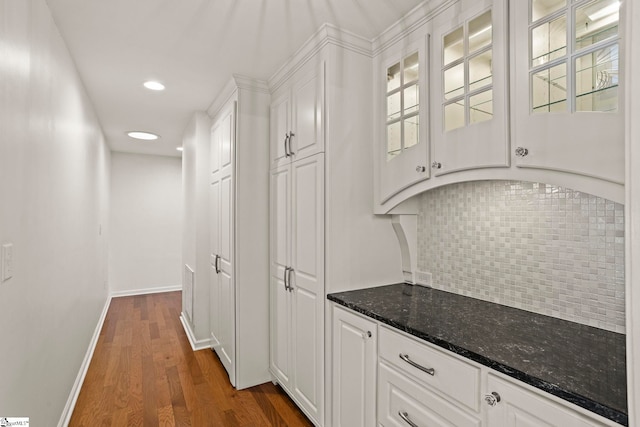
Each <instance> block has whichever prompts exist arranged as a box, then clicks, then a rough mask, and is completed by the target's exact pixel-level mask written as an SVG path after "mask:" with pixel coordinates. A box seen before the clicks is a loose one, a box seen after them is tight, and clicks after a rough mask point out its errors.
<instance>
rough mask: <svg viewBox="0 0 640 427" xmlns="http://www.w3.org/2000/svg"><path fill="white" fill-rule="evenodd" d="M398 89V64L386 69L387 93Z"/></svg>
mask: <svg viewBox="0 0 640 427" xmlns="http://www.w3.org/2000/svg"><path fill="white" fill-rule="evenodd" d="M399 87H400V63H399V62H398V63H397V64H393V65H392V66H391V67H389V68H387V92H391V91H392V90H394V89H397V88H399Z"/></svg>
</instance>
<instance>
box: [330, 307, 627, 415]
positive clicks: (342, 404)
mask: <svg viewBox="0 0 640 427" xmlns="http://www.w3.org/2000/svg"><path fill="white" fill-rule="evenodd" d="M333 313H334V314H333V334H332V340H333V343H334V344H333V355H332V358H333V361H334V362H333V377H334V380H333V389H332V393H333V401H334V405H333V417H332V418H333V425H334V426H346V425H353V426H359V425H367V426H369V425H378V426H384V427H389V426H394V427H407V426H409V427H412V426H420V427H422V426H443V427H444V426H446V427H451V426H455V427H480V426H486V427H543V426H546V427H596V426H598V427H603V426H608V427H615V426H619V424H616V423H615V422H613V421H611V420H608V419H605V418H603V417H600V416H598V415H596V414H594V413H591V412H589V411H587V410H585V409H583V408H580V407H578V406H575V405H572V404H571V403H569V402H567V401H564V400H562V399H560V398H557V397H555V396H552V395H550V394H547V393H545V392H543V391H541V390H538V389H535V388H533V387H531V386H529V385H527V384H524V383H522V382H520V381H517V380H515V379H512V378H510V377H507V376H505V375H504V374H501V373H499V372H496V371H495V370H493V369H490V368H488V367H486V366H483V365H480V364H478V363H476V362H473V361H470V360H468V359H465V358H463V357H461V356H458V355H455V354H454V353H451V352H449V351H446V350H444V349H442V348H440V347H437V346H434V345H432V344H430V343H427V342H425V341H422V340H419V339H417V338H414V337H412V336H408V335H407V334H405V333H403V332H400V331H398V330H395V329H393V328H390V327H389V326H387V325H383V324H379V323H378V322H376V321H374V320H373V319H368V318H366V317H363V316H362V315H360V314H357V313H354V312H352V311H351V310H346V309H344V308H342V307H340V306H337V305H333ZM369 331H371V337H370V338H368V332H369ZM376 331H377V343H378V352H377V354H376V350H375V340H376ZM372 363H374V364H377V370H376V369H375V368H372V367H371V364H372ZM376 376H377V379H376ZM373 384H375V387H376V391H377V401H376V400H375V399H373V398H372V397H371V393H373V392H374V391H373V388H374V385H373ZM372 412H373V413H375V414H377V420H376V421H375V422H371V421H368V420H369V419H370V418H369V417H371V416H372V415H371V414H372ZM363 420H364V421H363Z"/></svg>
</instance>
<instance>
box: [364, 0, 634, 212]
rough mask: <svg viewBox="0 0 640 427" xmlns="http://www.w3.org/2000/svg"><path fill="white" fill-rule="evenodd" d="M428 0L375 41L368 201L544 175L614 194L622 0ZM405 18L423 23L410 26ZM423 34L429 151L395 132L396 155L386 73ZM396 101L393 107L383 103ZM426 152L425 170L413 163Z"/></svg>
mask: <svg viewBox="0 0 640 427" xmlns="http://www.w3.org/2000/svg"><path fill="white" fill-rule="evenodd" d="M430 5H431V6H432V8H431V9H430V8H425V9H424V10H416V11H414V12H413V13H412V14H411V15H410V17H411V19H409V18H407V19H406V20H404V21H400V23H399V24H397V25H396V26H394V27H392V28H391V29H390V30H389V31H387V32H386V33H385V34H383V35H382V36H381V37H380V41H379V42H378V41H376V42H375V43H374V45H375V48H376V51H377V52H378V53H377V55H376V64H377V65H376V68H375V69H374V75H375V84H374V86H373V87H374V92H375V94H376V99H375V102H376V108H377V111H376V113H375V116H374V117H376V128H375V129H376V135H375V141H376V142H375V143H374V150H375V155H374V156H375V157H374V171H375V181H374V185H375V187H376V188H375V193H374V210H375V212H376V213H381V214H383V213H390V212H394V208H396V207H399V209H397V210H396V212H394V213H397V212H400V213H406V209H405V208H406V207H405V206H400V205H401V204H402V202H404V201H406V200H408V199H409V198H411V197H413V196H415V195H417V194H420V193H422V192H424V191H427V190H430V189H432V188H436V187H439V186H443V185H447V184H451V183H456V182H464V181H473V180H521V181H530V182H542V183H546V184H551V185H557V186H562V187H567V188H571V189H574V190H577V191H581V192H586V193H589V194H593V195H596V196H600V197H604V198H607V199H609V200H614V201H616V202H619V203H623V202H624V170H625V167H624V129H625V123H624V105H625V97H626V94H625V90H624V88H625V76H624V67H623V65H624V62H625V58H624V57H623V54H624V52H625V44H626V41H625V31H626V30H625V28H624V22H625V19H620V17H621V16H624V15H625V14H626V9H627V5H628V2H619V1H616V0H597V1H595V0H575V1H571V2H568V1H564V0H549V1H536V0H522V1H513V2H509V1H508V0H482V1H473V0H457V1H443V2H436V3H433V4H430ZM407 22H421V24H420V25H419V26H416V27H412V26H409V27H408V28H407V27H406V26H403V24H406V23H407ZM429 34H430V35H431V36H430V37H429ZM421 38H422V39H424V40H429V39H430V40H429V42H428V43H426V44H427V48H426V50H427V52H428V53H427V55H425V56H424V57H421V58H420V60H419V68H420V69H421V73H422V74H424V75H426V76H427V77H426V78H427V79H428V80H427V82H428V83H429V84H428V87H426V91H427V94H428V98H429V111H428V115H427V117H426V118H424V119H423V118H422V115H420V139H419V141H420V142H421V141H422V138H423V137H424V135H425V134H428V135H429V136H430V138H428V140H427V144H428V146H427V147H426V150H427V151H426V153H425V152H423V151H422V150H421V149H419V148H418V147H420V144H417V145H416V146H411V143H410V144H408V145H407V144H405V143H404V141H403V140H402V139H401V138H400V139H399V140H400V141H401V143H395V142H394V143H393V144H391V146H392V148H393V147H395V148H396V151H397V153H398V154H397V155H396V156H397V159H398V160H396V159H395V157H394V156H391V155H389V153H391V154H394V153H395V151H393V150H391V151H390V149H389V141H391V140H392V139H390V137H389V135H390V134H393V132H392V131H393V130H394V129H390V128H389V126H391V125H394V124H395V123H396V122H395V120H401V119H402V118H398V117H397V115H398V114H405V112H404V109H403V108H404V107H403V105H404V104H403V103H402V99H400V100H399V101H398V100H397V99H396V98H398V96H397V94H396V93H395V92H394V90H395V89H393V90H391V89H389V88H388V84H389V81H391V80H393V79H392V78H391V80H388V79H390V77H388V76H387V75H390V74H393V73H389V70H395V68H397V67H395V64H396V63H397V61H400V60H404V59H405V58H408V56H406V55H409V54H410V53H411V52H412V46H414V44H416V43H418V44H420V43H423V44H425V42H424V41H420V39H421ZM385 40H387V41H388V42H387V43H386V44H385ZM388 58H396V59H395V61H396V62H393V60H392V59H388ZM397 58H399V59H397ZM400 64H401V65H400V66H401V67H402V63H400ZM394 67H395V68H394ZM401 83H402V82H401ZM408 83H409V84H410V83H411V81H409V82H408ZM420 83H421V84H422V81H421V82H420ZM425 83H426V82H425ZM422 86H427V85H426V84H422ZM394 97H395V98H394ZM422 100H423V98H422V97H421V98H420V101H421V103H420V104H421V105H420V108H421V109H422V108H423V106H424V104H425V103H424V102H422ZM398 103H399V104H400V106H401V107H402V108H401V109H400V113H398V112H397V111H396V110H398V108H397V107H390V105H391V106H394V105H395V104H398ZM409 113H410V112H409ZM421 114H422V112H421ZM384 124H386V125H387V127H384V126H383V125H384ZM396 127H397V126H396ZM396 133H398V132H397V129H396ZM396 139H397V138H396ZM392 141H395V140H392ZM405 148H407V149H405ZM425 160H428V162H427V165H426V166H427V167H430V168H431V171H430V172H429V171H424V172H422V169H421V166H422V165H423V164H424V163H425ZM405 162H406V164H404V163H405ZM401 164H402V167H400V166H397V165H401ZM410 165H412V166H411V167H409V166H410ZM416 168H417V169H416ZM416 170H417V171H418V172H417V173H416Z"/></svg>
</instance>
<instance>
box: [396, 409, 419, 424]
mask: <svg viewBox="0 0 640 427" xmlns="http://www.w3.org/2000/svg"><path fill="white" fill-rule="evenodd" d="M398 415H400V418H402V419H403V420H404V422H405V423H407V424H409V425H410V426H411V427H418V424H416V423H414V422H413V421H411V420H410V419H409V414H407V412H406V411H405V412H403V411H398Z"/></svg>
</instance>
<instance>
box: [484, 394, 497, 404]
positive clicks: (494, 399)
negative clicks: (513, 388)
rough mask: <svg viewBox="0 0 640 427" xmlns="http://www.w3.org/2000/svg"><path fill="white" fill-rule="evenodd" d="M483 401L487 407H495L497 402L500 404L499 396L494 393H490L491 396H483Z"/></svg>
mask: <svg viewBox="0 0 640 427" xmlns="http://www.w3.org/2000/svg"><path fill="white" fill-rule="evenodd" d="M484 401H485V402H487V405H489V406H496V405H497V404H498V402H500V395H499V394H498V393H496V392H495V391H492V392H491V394H487V395H485V396H484Z"/></svg>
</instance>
